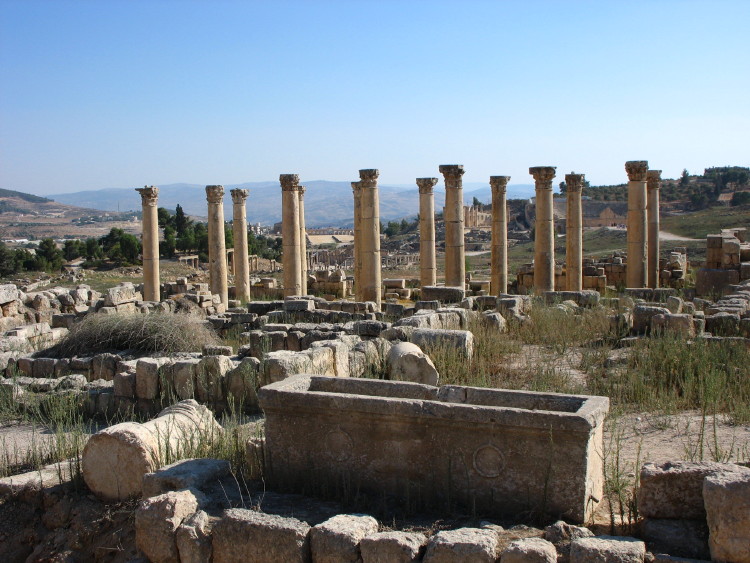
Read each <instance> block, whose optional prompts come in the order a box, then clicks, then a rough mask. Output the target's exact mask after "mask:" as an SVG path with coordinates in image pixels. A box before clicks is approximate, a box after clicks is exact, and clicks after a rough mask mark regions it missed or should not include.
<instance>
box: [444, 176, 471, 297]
mask: <svg viewBox="0 0 750 563" xmlns="http://www.w3.org/2000/svg"><path fill="white" fill-rule="evenodd" d="M439 170H440V173H441V174H442V175H443V177H444V179H445V212H444V217H443V219H444V220H445V285H446V286H450V287H460V288H461V289H464V288H465V287H466V254H465V252H464V190H463V182H462V179H461V177H462V176H463V174H464V167H463V166H462V165H460V164H441V165H440V168H439Z"/></svg>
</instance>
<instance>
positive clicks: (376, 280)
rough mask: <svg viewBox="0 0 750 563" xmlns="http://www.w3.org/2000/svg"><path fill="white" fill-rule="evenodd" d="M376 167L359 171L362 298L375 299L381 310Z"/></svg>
mask: <svg viewBox="0 0 750 563" xmlns="http://www.w3.org/2000/svg"><path fill="white" fill-rule="evenodd" d="M379 174H380V172H379V171H378V170H375V169H365V170H360V171H359V191H360V198H361V200H360V208H361V213H362V216H361V227H360V228H361V231H362V246H361V247H360V250H361V251H362V280H361V282H360V285H361V286H362V300H363V301H373V302H375V303H376V305H377V307H378V310H380V303H381V297H380V280H381V272H380V267H381V266H380V199H379V197H378V176H379Z"/></svg>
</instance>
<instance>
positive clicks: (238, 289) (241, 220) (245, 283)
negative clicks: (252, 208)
mask: <svg viewBox="0 0 750 563" xmlns="http://www.w3.org/2000/svg"><path fill="white" fill-rule="evenodd" d="M246 200H247V190H241V189H239V188H237V189H234V190H232V234H233V235H234V260H233V263H234V294H235V295H234V297H235V299H239V300H240V301H242V302H246V301H249V300H250V259H249V257H248V248H247V209H246V206H245V202H246Z"/></svg>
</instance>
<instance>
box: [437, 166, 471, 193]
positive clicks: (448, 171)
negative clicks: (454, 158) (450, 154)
mask: <svg viewBox="0 0 750 563" xmlns="http://www.w3.org/2000/svg"><path fill="white" fill-rule="evenodd" d="M438 170H439V171H440V173H441V174H442V175H443V178H445V189H450V188H460V187H461V176H463V175H464V172H465V170H464V165H463V164H441V165H440V167H439V168H438Z"/></svg>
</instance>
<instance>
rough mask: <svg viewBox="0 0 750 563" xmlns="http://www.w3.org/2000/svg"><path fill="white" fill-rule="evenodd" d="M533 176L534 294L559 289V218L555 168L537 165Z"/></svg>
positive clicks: (532, 171)
mask: <svg viewBox="0 0 750 563" xmlns="http://www.w3.org/2000/svg"><path fill="white" fill-rule="evenodd" d="M529 174H531V175H532V176H533V177H534V182H535V184H536V220H535V222H534V291H535V293H543V292H545V291H554V290H555V216H554V210H553V205H552V179H553V178H554V177H555V167H554V166H535V167H532V168H529Z"/></svg>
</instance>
